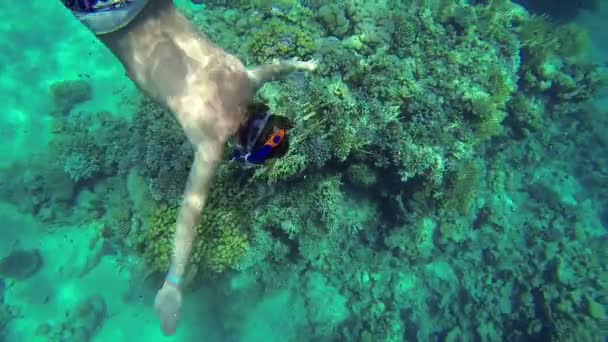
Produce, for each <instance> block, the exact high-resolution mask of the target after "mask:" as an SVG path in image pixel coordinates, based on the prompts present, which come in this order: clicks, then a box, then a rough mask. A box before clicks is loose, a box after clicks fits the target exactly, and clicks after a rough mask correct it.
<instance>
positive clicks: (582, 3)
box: [514, 0, 599, 20]
mask: <svg viewBox="0 0 608 342" xmlns="http://www.w3.org/2000/svg"><path fill="white" fill-rule="evenodd" d="M514 2H516V3H519V4H521V5H522V6H524V7H525V8H527V9H528V10H529V11H531V12H533V13H538V14H546V15H549V16H551V17H553V18H556V19H560V20H572V19H574V17H576V16H577V15H578V14H579V13H580V11H581V10H589V11H595V10H597V9H598V7H599V1H598V0H579V1H570V0H560V1H555V0H553V1H548V0H516V1H514Z"/></svg>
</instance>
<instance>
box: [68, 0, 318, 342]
mask: <svg viewBox="0 0 608 342" xmlns="http://www.w3.org/2000/svg"><path fill="white" fill-rule="evenodd" d="M62 2H63V4H64V5H65V6H66V7H68V8H69V9H71V10H72V11H73V12H74V14H75V16H76V17H77V18H78V19H79V20H80V21H81V22H82V23H83V24H85V25H86V26H87V27H88V28H89V29H90V30H91V31H93V33H95V34H97V35H98V37H99V39H100V40H101V41H102V42H103V43H104V44H105V45H106V46H107V47H108V48H109V49H110V50H111V51H112V52H113V53H114V55H115V56H116V57H117V58H118V59H119V60H120V61H121V63H122V64H123V66H124V68H125V69H126V72H127V74H128V75H129V77H130V78H131V79H132V80H133V81H134V82H135V83H136V84H137V86H138V87H139V89H140V90H141V91H143V92H144V93H145V94H146V95H148V96H149V97H151V98H152V99H154V100H155V101H157V102H158V103H159V104H161V105H164V106H166V107H167V108H168V109H170V110H171V111H172V112H173V114H174V115H175V118H176V119H177V121H178V122H179V123H180V125H181V127H182V128H183V130H184V132H185V134H186V136H187V137H188V139H189V141H190V142H191V143H192V145H193V146H194V151H195V152H194V153H195V155H194V163H193V165H192V169H191V170H190V175H189V177H188V182H187V185H186V189H185V191H184V197H183V203H182V205H181V206H180V210H179V212H178V217H177V223H176V225H177V227H176V233H175V236H174V240H173V254H172V258H171V267H170V269H169V271H168V273H167V276H166V278H165V282H164V283H163V285H162V287H161V288H160V290H159V291H158V293H157V294H156V297H155V301H154V304H155V308H156V312H157V314H158V316H159V318H160V320H161V324H162V329H163V331H164V333H165V334H167V335H172V334H174V333H175V329H176V326H177V323H178V320H179V314H180V309H181V306H182V294H181V285H182V284H181V282H182V277H183V275H184V271H185V269H186V266H187V263H188V259H189V257H190V252H191V250H192V243H193V240H194V239H195V229H194V227H196V225H197V224H198V223H199V222H200V217H201V211H202V209H203V206H204V205H205V201H206V199H207V193H208V188H209V184H210V182H211V179H212V178H213V176H214V174H215V172H216V169H217V167H218V164H219V163H220V161H221V158H222V154H223V150H224V145H225V144H226V142H227V141H228V140H229V139H230V138H231V137H233V136H235V135H238V136H239V137H245V138H246V139H245V140H243V139H241V143H242V144H243V143H244V144H245V145H244V146H243V145H241V147H242V148H243V149H242V150H241V153H240V154H238V155H237V156H235V158H236V159H239V160H243V161H245V162H248V163H258V162H259V161H260V160H267V159H268V158H272V157H275V156H280V155H281V153H284V151H282V150H281V149H285V148H286V147H287V144H286V140H283V139H285V138H286V135H285V134H286V130H287V128H288V125H286V124H285V123H279V121H280V120H277V118H273V117H272V116H271V115H270V116H268V115H267V114H264V117H262V120H263V121H262V122H260V121H259V119H260V118H259V116H257V117H255V118H253V120H250V119H251V118H249V117H248V115H249V114H250V113H252V111H251V110H248V107H249V106H250V104H251V101H252V98H253V95H254V94H255V92H256V91H257V90H258V89H259V88H260V87H261V86H262V85H263V84H264V83H265V82H267V81H270V80H272V79H275V78H277V77H279V76H282V75H285V74H287V73H290V72H293V71H297V70H303V71H314V70H315V69H316V66H317V65H316V62H315V61H307V62H301V61H276V62H273V63H271V64H267V65H262V66H259V67H256V68H254V69H251V70H247V69H246V68H245V66H244V65H243V63H242V62H241V61H240V60H239V59H238V58H236V57H235V56H233V55H230V54H228V53H227V52H226V51H224V50H223V49H222V48H220V47H219V46H217V45H215V44H214V43H213V42H211V41H210V40H209V39H208V38H207V37H206V36H205V35H204V34H203V33H202V32H200V31H199V30H198V29H197V28H196V27H195V26H194V25H193V24H191V23H190V21H189V20H188V19H187V18H186V17H185V16H183V15H182V14H181V13H180V12H179V11H178V10H177V9H176V8H175V6H174V5H173V1H172V0H62ZM196 2H199V3H200V1H196ZM266 112H267V111H266ZM258 114H259V113H258ZM247 123H249V124H250V125H251V124H255V125H257V126H255V127H254V128H252V127H248V124H247ZM269 124H270V125H269ZM239 130H241V132H240V133H238V132H239ZM264 131H266V132H264ZM258 133H260V134H258ZM250 134H255V135H257V136H258V139H254V140H251V141H253V143H251V144H250V140H249V138H248V136H249V135H250ZM266 136H268V139H269V140H267V141H263V142H261V143H260V142H259V141H258V140H260V137H266ZM277 139H278V140H277Z"/></svg>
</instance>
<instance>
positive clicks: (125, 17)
mask: <svg viewBox="0 0 608 342" xmlns="http://www.w3.org/2000/svg"><path fill="white" fill-rule="evenodd" d="M61 1H62V2H63V4H64V5H65V6H66V7H67V8H69V9H70V10H72V12H73V13H74V15H75V16H76V18H78V20H80V21H81V22H82V23H83V24H84V25H86V26H87V27H88V28H89V29H91V31H93V32H94V33H95V34H98V35H100V34H106V33H110V32H114V31H117V30H119V29H121V28H123V27H125V26H127V25H128V24H129V23H130V22H131V20H133V19H134V18H135V16H137V14H139V12H140V11H141V10H142V9H143V8H144V7H145V6H146V4H147V3H148V0H61Z"/></svg>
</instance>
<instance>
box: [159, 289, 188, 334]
mask: <svg viewBox="0 0 608 342" xmlns="http://www.w3.org/2000/svg"><path fill="white" fill-rule="evenodd" d="M181 307H182V293H181V291H180V290H179V288H178V287H177V286H175V285H173V284H169V283H164V284H163V287H161V289H160V290H158V293H157V294H156V298H155V299H154V308H155V309H156V314H157V315H158V318H159V319H160V321H161V326H162V329H163V332H164V333H165V335H167V336H170V335H173V334H175V329H176V328H177V323H178V321H179V315H180V311H181Z"/></svg>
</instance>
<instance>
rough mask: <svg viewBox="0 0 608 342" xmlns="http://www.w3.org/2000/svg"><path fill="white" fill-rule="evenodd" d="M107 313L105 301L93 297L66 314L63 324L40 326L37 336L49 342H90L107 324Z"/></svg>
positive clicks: (98, 297)
mask: <svg viewBox="0 0 608 342" xmlns="http://www.w3.org/2000/svg"><path fill="white" fill-rule="evenodd" d="M107 312H108V309H107V305H106V302H105V300H104V299H103V298H102V297H101V296H99V295H97V296H92V297H89V298H87V299H86V300H84V301H83V302H81V303H80V304H79V305H78V306H77V307H76V308H75V309H74V310H72V311H70V312H66V316H65V317H66V318H65V320H64V321H63V322H56V323H55V322H54V323H44V324H42V325H40V326H39V327H38V329H37V330H36V335H38V336H44V337H46V339H47V340H48V341H90V340H91V339H92V338H93V337H94V336H95V334H96V333H97V332H98V331H99V329H100V328H101V327H102V326H103V324H104V323H105V320H106V318H107Z"/></svg>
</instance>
